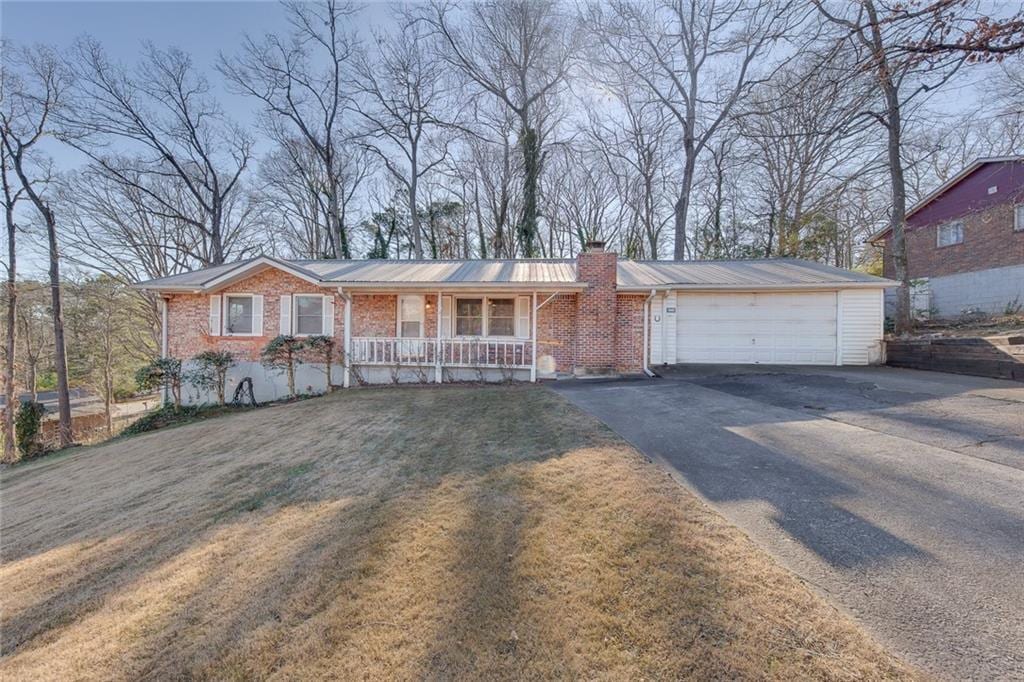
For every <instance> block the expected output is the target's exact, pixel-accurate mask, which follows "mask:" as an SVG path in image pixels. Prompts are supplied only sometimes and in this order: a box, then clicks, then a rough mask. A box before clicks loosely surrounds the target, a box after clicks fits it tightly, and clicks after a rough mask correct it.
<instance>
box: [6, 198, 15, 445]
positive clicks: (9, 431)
mask: <svg viewBox="0 0 1024 682" xmlns="http://www.w3.org/2000/svg"><path fill="white" fill-rule="evenodd" d="M5 183H6V180H5ZM13 211H14V207H13V206H11V202H10V201H8V202H7V258H8V265H7V341H6V345H5V348H4V350H5V352H6V356H5V358H4V396H5V398H6V399H7V404H6V409H4V461H6V462H13V461H14V460H16V459H17V458H18V449H17V447H16V446H15V444H14V403H15V400H16V399H17V396H16V395H15V394H16V393H17V391H16V387H15V382H14V353H15V351H16V349H17V346H16V341H17V312H18V288H17V286H16V285H15V272H16V271H15V255H16V254H15V249H14V241H15V231H14V215H13Z"/></svg>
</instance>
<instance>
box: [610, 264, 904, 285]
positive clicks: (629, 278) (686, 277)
mask: <svg viewBox="0 0 1024 682" xmlns="http://www.w3.org/2000/svg"><path fill="white" fill-rule="evenodd" d="M618 284H619V286H620V287H623V288H627V289H628V288H644V287H661V288H664V287H671V286H680V287H709V288H714V287H730V288H731V287H743V286H751V287H758V286H772V287H784V286H815V285H843V284H858V285H870V284H878V285H879V286H886V285H887V284H889V280H886V279H883V278H881V277H874V276H872V275H868V274H865V273H861V272H853V271H850V270H843V269H841V268H836V267H832V266H830V265H824V264H822V263H815V262H812V261H804V260H797V259H787V258H778V259H764V260H735V261H628V260H627V261H619V277H618Z"/></svg>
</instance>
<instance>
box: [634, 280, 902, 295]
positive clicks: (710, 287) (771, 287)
mask: <svg viewBox="0 0 1024 682" xmlns="http://www.w3.org/2000/svg"><path fill="white" fill-rule="evenodd" d="M899 285H900V283H899V282H894V281H892V280H880V281H878V282H815V283H813V284H656V285H654V286H651V285H647V286H630V287H623V286H620V287H618V291H619V292H621V293H636V294H645V293H650V291H651V290H652V289H653V290H655V291H677V290H685V291H755V292H756V291H836V290H837V289H886V288H889V287H898V286H899Z"/></svg>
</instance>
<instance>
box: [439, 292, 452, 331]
mask: <svg viewBox="0 0 1024 682" xmlns="http://www.w3.org/2000/svg"><path fill="white" fill-rule="evenodd" d="M451 336H452V297H451V296H442V297H441V338H443V339H450V338H451Z"/></svg>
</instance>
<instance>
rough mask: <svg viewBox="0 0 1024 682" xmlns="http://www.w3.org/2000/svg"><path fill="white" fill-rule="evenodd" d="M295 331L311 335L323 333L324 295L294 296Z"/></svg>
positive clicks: (303, 334)
mask: <svg viewBox="0 0 1024 682" xmlns="http://www.w3.org/2000/svg"><path fill="white" fill-rule="evenodd" d="M295 333H296V334H299V335H302V336H312V335H314V334H323V333H324V297H323V296H320V295H314V296H296V297H295Z"/></svg>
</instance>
